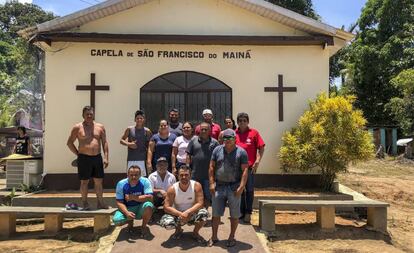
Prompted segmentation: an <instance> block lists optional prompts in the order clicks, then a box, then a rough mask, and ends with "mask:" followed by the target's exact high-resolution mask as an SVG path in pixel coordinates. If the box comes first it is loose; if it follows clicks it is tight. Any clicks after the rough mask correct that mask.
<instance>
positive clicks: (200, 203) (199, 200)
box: [185, 182, 204, 217]
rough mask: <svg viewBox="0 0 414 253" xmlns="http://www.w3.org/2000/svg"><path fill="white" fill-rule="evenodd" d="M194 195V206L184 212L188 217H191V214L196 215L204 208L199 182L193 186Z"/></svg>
mask: <svg viewBox="0 0 414 253" xmlns="http://www.w3.org/2000/svg"><path fill="white" fill-rule="evenodd" d="M194 193H195V204H194V205H193V206H192V207H191V208H190V209H188V210H186V211H185V213H188V215H189V217H191V215H192V214H194V213H196V212H197V211H198V210H200V209H201V208H202V207H203V206H204V194H203V188H202V187H201V184H200V183H199V182H196V183H195V184H194Z"/></svg>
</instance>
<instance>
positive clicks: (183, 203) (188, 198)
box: [173, 180, 195, 212]
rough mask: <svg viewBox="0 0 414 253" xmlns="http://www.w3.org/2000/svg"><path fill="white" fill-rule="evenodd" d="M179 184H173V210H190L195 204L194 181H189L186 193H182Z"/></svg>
mask: <svg viewBox="0 0 414 253" xmlns="http://www.w3.org/2000/svg"><path fill="white" fill-rule="evenodd" d="M179 183H180V182H177V183H175V184H173V187H174V190H175V200H174V208H175V209H177V210H178V211H180V212H184V211H185V210H188V209H190V208H191V207H192V206H193V205H194V202H195V192H194V184H195V181H193V180H190V186H188V189H187V191H185V192H184V191H182V190H181V189H180V186H179Z"/></svg>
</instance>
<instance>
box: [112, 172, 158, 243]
mask: <svg viewBox="0 0 414 253" xmlns="http://www.w3.org/2000/svg"><path fill="white" fill-rule="evenodd" d="M116 203H117V205H118V211H116V212H115V214H114V217H113V222H114V224H115V225H123V224H125V223H128V231H129V232H132V227H133V226H134V220H135V219H137V220H139V219H142V229H141V237H143V238H145V237H147V236H148V235H149V229H148V227H147V224H148V221H149V220H150V219H151V216H152V209H153V208H154V205H153V204H152V188H151V183H150V181H149V180H148V179H147V178H145V177H141V169H140V168H139V167H138V166H136V165H132V166H131V167H129V169H128V178H125V179H122V180H121V181H119V182H118V184H117V185H116Z"/></svg>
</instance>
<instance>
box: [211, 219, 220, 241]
mask: <svg viewBox="0 0 414 253" xmlns="http://www.w3.org/2000/svg"><path fill="white" fill-rule="evenodd" d="M211 221H212V222H211V223H212V225H211V228H212V232H213V234H212V236H211V239H212V240H213V241H214V240H218V236H217V231H218V228H219V225H220V216H218V217H214V216H213V218H211Z"/></svg>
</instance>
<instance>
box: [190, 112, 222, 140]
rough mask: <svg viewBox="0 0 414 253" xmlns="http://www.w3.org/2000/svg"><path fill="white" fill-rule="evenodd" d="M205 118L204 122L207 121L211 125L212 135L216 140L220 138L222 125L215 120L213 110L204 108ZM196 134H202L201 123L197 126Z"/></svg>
mask: <svg viewBox="0 0 414 253" xmlns="http://www.w3.org/2000/svg"><path fill="white" fill-rule="evenodd" d="M203 119H204V122H207V123H209V124H210V126H211V132H210V136H211V137H212V138H214V139H216V140H218V137H219V135H220V132H221V127H220V125H219V124H216V123H214V122H213V112H212V111H211V110H210V109H204V110H203ZM195 134H196V135H200V125H198V126H197V127H196V128H195Z"/></svg>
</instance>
